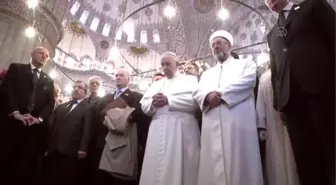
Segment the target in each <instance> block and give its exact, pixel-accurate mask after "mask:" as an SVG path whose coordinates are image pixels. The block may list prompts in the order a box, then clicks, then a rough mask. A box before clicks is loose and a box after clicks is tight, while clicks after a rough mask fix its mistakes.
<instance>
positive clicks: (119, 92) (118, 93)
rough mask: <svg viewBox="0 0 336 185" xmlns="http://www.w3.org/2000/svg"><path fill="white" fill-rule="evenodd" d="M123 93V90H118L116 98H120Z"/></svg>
mask: <svg viewBox="0 0 336 185" xmlns="http://www.w3.org/2000/svg"><path fill="white" fill-rule="evenodd" d="M121 93H122V90H121V89H118V90H117V93H116V97H119V95H120V94H121Z"/></svg>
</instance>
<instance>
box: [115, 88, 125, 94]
mask: <svg viewBox="0 0 336 185" xmlns="http://www.w3.org/2000/svg"><path fill="white" fill-rule="evenodd" d="M127 89H128V87H124V88H121V89H118V88H117V89H116V91H118V90H120V91H121V92H122V93H123V92H124V91H126V90H127Z"/></svg>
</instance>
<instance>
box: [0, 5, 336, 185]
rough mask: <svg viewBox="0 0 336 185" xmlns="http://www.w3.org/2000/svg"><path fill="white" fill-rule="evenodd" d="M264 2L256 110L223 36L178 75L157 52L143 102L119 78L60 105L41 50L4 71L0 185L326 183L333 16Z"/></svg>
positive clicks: (78, 85) (331, 174)
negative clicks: (267, 24)
mask: <svg viewBox="0 0 336 185" xmlns="http://www.w3.org/2000/svg"><path fill="white" fill-rule="evenodd" d="M265 2H266V4H267V5H268V6H269V7H270V9H271V10H273V11H275V12H277V13H279V21H278V23H277V24H276V25H275V26H274V28H273V29H272V30H271V32H270V33H269V34H268V42H269V46H270V69H269V70H268V71H267V72H265V74H264V75H263V76H262V77H261V78H260V84H259V89H258V93H257V97H258V98H257V101H255V97H254V96H255V93H254V88H255V83H256V79H257V78H256V69H257V67H256V64H255V63H254V62H253V61H252V60H248V59H239V58H238V57H237V56H232V55H231V50H232V46H233V45H234V39H233V37H232V35H231V34H230V33H229V32H227V31H224V30H218V31H215V32H213V33H212V35H211V36H210V38H209V45H210V47H211V49H212V53H213V56H214V58H215V60H216V61H217V64H216V65H215V66H213V67H211V68H210V69H208V70H206V71H205V72H203V73H202V75H200V74H199V69H198V66H197V65H195V64H193V63H187V64H186V65H184V68H183V70H182V71H180V70H179V59H178V57H177V56H176V54H175V53H171V52H166V53H164V54H163V55H162V56H161V59H160V61H161V66H162V70H163V74H156V75H155V76H154V77H153V83H152V85H151V86H150V87H149V88H148V89H147V91H146V93H145V94H144V95H142V94H141V93H138V92H135V91H132V90H130V89H129V88H128V84H129V82H130V80H131V77H130V74H129V72H128V71H127V70H125V69H119V70H118V71H117V72H116V74H115V86H116V91H115V92H114V93H112V94H107V95H106V96H104V97H102V98H100V97H98V90H99V88H100V87H101V86H102V81H101V79H100V78H98V77H92V78H90V79H89V80H88V81H89V82H88V84H87V83H86V82H83V81H76V82H74V85H73V91H72V94H71V100H70V101H67V102H63V101H62V97H61V95H60V91H61V89H60V88H59V86H57V85H55V84H54V82H53V80H52V79H51V78H50V77H49V76H48V75H47V74H45V73H44V72H43V71H42V68H43V67H44V66H45V65H46V63H47V61H48V59H49V52H48V50H47V49H45V48H43V47H38V48H36V49H35V50H34V51H33V52H32V53H31V61H30V63H29V64H18V63H12V64H11V65H10V66H9V69H8V71H7V73H6V75H5V77H4V79H3V81H2V83H1V86H0V102H1V107H0V148H1V152H0V182H1V184H6V185H23V184H25V185H75V184H81V185H139V184H140V185H317V184H321V185H322V184H323V185H334V184H335V169H334V168H335V166H334V165H335V160H334V157H335V156H334V155H335V151H334V150H335V142H334V139H335V138H334V137H335V118H334V112H335V107H334V105H335V104H334V103H335V101H334V98H335V97H334V96H335V83H334V75H335V43H334V41H335V30H334V29H335V17H334V16H335V11H334V10H333V9H332V8H331V6H330V5H329V4H328V3H327V2H326V1H325V0H306V1H305V2H303V3H301V4H299V5H296V4H293V3H291V2H289V1H287V0H266V1H265ZM322 20H323V21H325V22H324V23H321V21H322ZM322 24H323V25H322ZM317 25H318V26H317ZM284 30H286V34H287V35H283V33H284V32H283V31H284ZM280 31H282V32H280ZM307 38H309V39H310V40H309V39H307ZM303 40H305V42H309V44H307V43H304V42H303ZM314 44H317V45H316V46H317V47H314ZM302 66H304V67H302ZM314 74H316V75H314ZM262 141H266V147H265V151H264V152H265V155H262V156H263V157H261V153H262V152H260V148H259V145H260V142H262Z"/></svg>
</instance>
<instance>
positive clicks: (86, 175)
mask: <svg viewBox="0 0 336 185" xmlns="http://www.w3.org/2000/svg"><path fill="white" fill-rule="evenodd" d="M101 87H102V79H101V78H100V77H99V76H93V77H91V78H90V79H89V89H90V96H89V97H88V98H86V99H85V101H87V102H88V103H89V104H91V105H92V111H93V115H95V114H96V112H95V111H97V110H98V108H97V106H98V104H99V102H100V100H101V98H100V97H99V96H98V95H99V90H100V89H101ZM93 121H94V120H93ZM92 124H93V125H94V124H95V123H92ZM94 148H95V144H94V141H91V143H90V146H89V151H88V156H87V157H86V158H85V159H84V160H83V162H82V166H81V172H80V174H81V176H82V177H81V178H80V181H81V182H80V184H81V185H91V184H93V183H94V179H95V168H93V167H92V166H94V164H92V162H93V158H94V155H93V154H94V153H93V152H94Z"/></svg>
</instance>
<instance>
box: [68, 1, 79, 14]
mask: <svg viewBox="0 0 336 185" xmlns="http://www.w3.org/2000/svg"><path fill="white" fill-rule="evenodd" d="M79 7H80V4H79V2H78V1H76V2H75V4H74V5H73V6H72V7H71V9H70V13H71V14H72V15H75V14H76V13H77V11H78V9H79Z"/></svg>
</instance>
